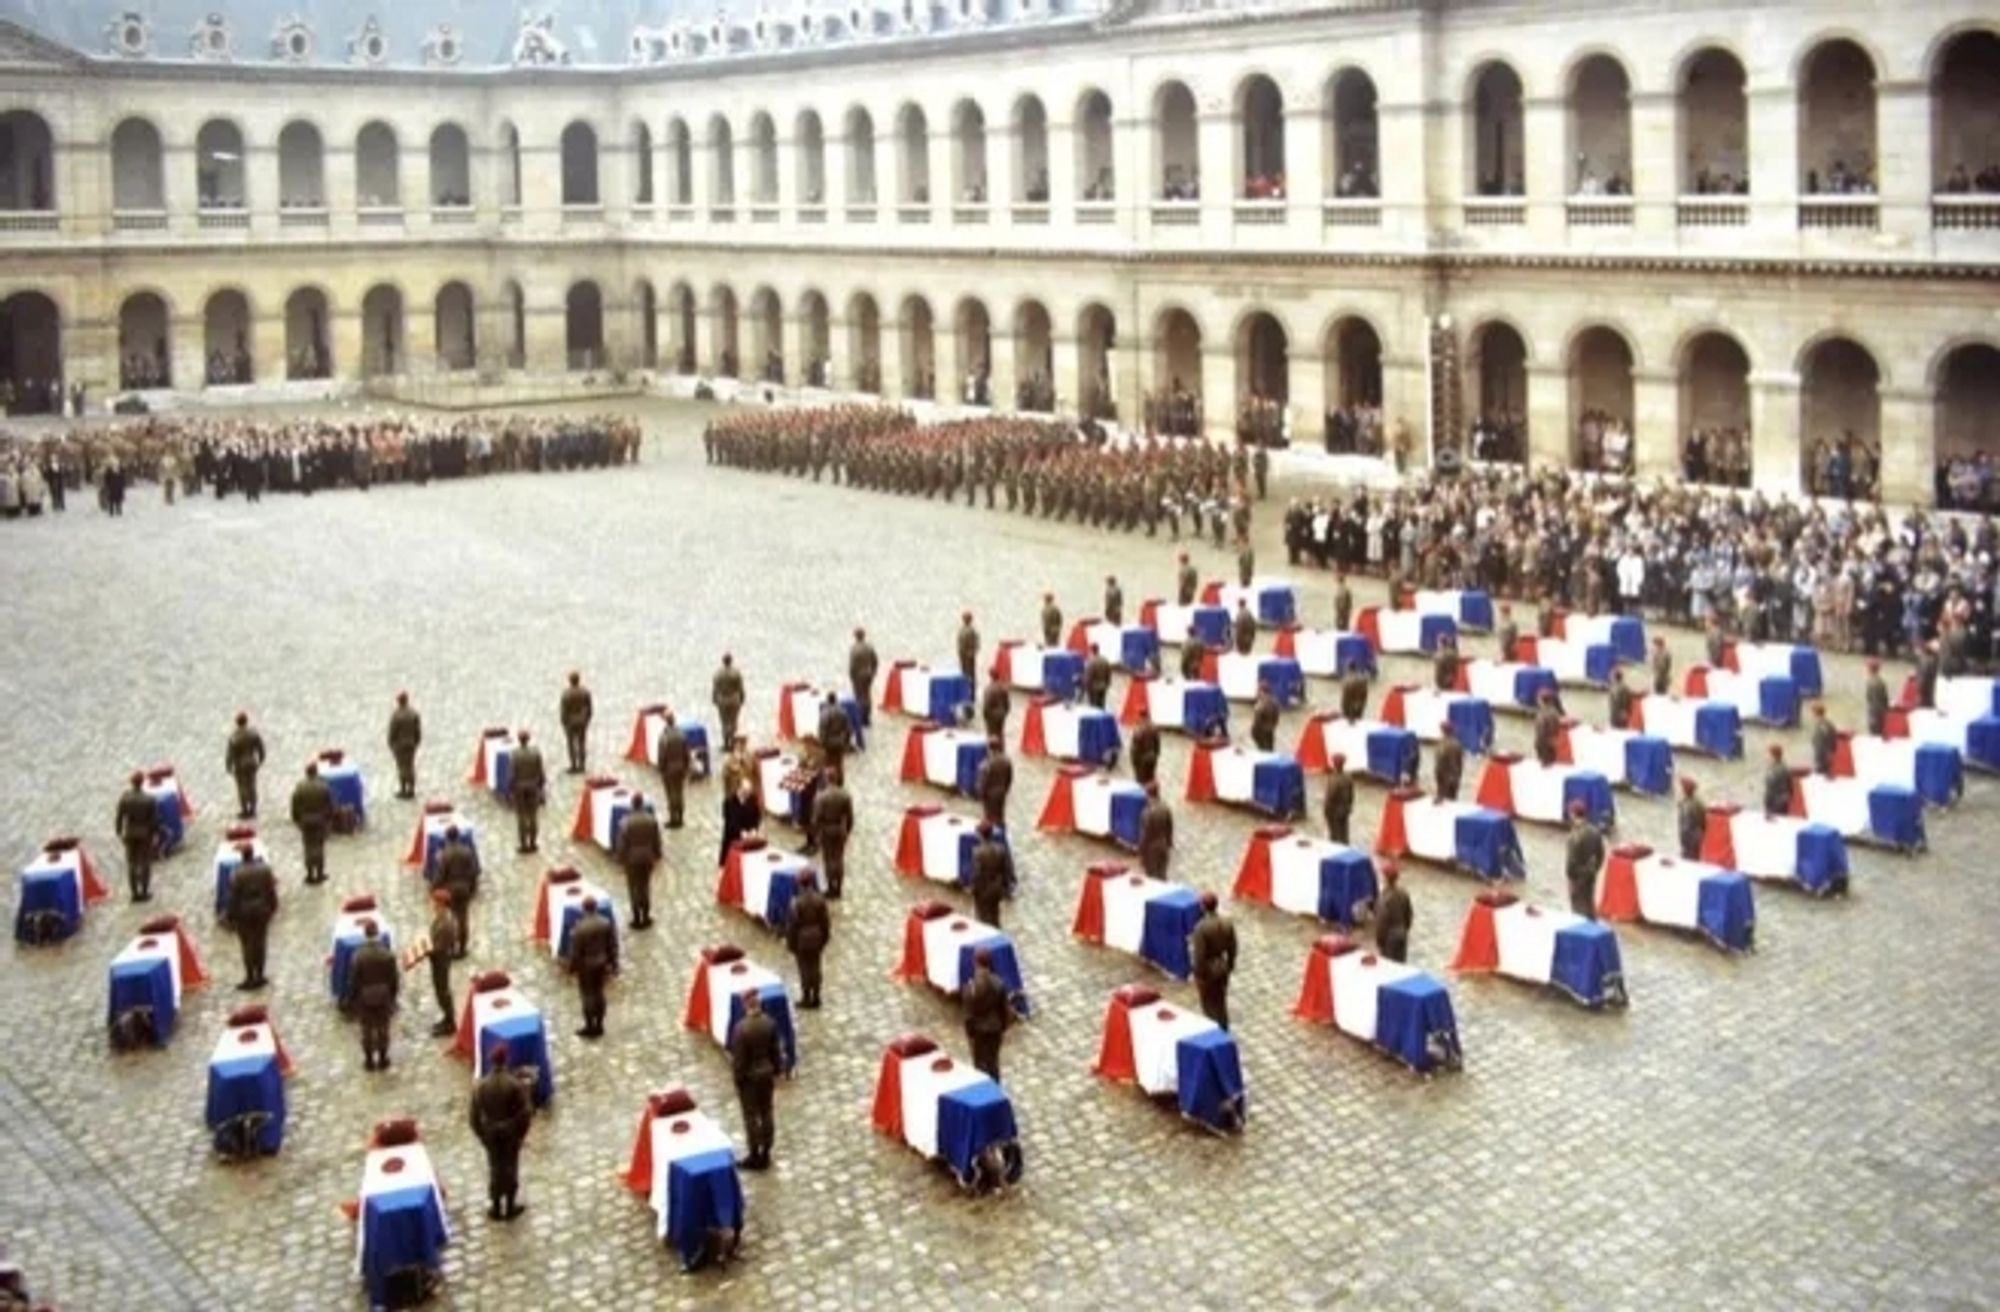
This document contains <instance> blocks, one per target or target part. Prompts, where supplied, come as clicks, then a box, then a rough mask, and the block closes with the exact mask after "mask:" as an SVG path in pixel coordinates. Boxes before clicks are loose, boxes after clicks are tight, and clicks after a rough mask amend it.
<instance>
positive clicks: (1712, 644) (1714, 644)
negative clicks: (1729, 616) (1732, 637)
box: [1702, 612, 1729, 670]
mask: <svg viewBox="0 0 2000 1312" xmlns="http://www.w3.org/2000/svg"><path fill="white" fill-rule="evenodd" d="M1702 642H1703V644H1704V647H1705V650H1706V652H1707V655H1708V664H1709V668H1711V669H1718V670H1719V669H1721V668H1722V666H1723V656H1724V655H1725V653H1726V652H1727V650H1728V647H1729V635H1728V634H1727V633H1726V632H1724V631H1723V628H1722V617H1721V616H1720V615H1717V614H1715V613H1714V612H1710V613H1709V617H1708V629H1707V631H1706V632H1704V633H1703V634H1702Z"/></svg>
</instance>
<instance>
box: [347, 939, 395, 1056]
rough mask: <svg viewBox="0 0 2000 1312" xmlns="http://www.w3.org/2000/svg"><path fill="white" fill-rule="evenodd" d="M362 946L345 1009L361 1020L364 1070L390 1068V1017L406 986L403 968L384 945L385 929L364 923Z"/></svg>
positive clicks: (352, 964) (350, 978)
mask: <svg viewBox="0 0 2000 1312" xmlns="http://www.w3.org/2000/svg"><path fill="white" fill-rule="evenodd" d="M361 932H362V934H363V938H362V941H361V946H360V947H358V948H356V949H355V950H354V959H353V960H352V961H350V962H349V963H348V966H347V996H346V997H344V998H342V999H341V1001H342V1004H343V1005H344V1006H345V1008H346V1010H347V1011H349V1012H350V1013H352V1014H353V1015H354V1016H355V1017H357V1018H358V1019H359V1020H360V1021H361V1056H362V1069H364V1070H371V1071H380V1070H387V1069H389V1020H390V1018H391V1017H393V1016H394V1015H395V1014H396V994H397V993H398V992H400V991H401V989H402V987H403V970H402V967H401V966H399V965H398V964H397V963H396V954H395V953H393V952H391V951H390V950H389V949H388V948H386V947H384V946H383V945H382V929H381V926H379V925H377V924H376V923H375V922H374V921H373V920H369V921H366V922H364V924H363V926H362V931H361Z"/></svg>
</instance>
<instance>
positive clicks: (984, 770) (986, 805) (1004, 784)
mask: <svg viewBox="0 0 2000 1312" xmlns="http://www.w3.org/2000/svg"><path fill="white" fill-rule="evenodd" d="M973 787H974V789H975V790H976V791H977V792H978V794H979V805H980V807H981V808H982V809H983V810H984V811H985V814H986V822H987V823H988V824H990V825H993V826H995V827H998V828H1005V827H1006V824H1007V795H1008V794H1009V793H1011V792H1013V790H1014V762H1013V759H1012V758H1011V757H1009V756H1008V755H1007V753H1006V752H1005V751H1004V750H1002V749H999V748H995V747H993V746H991V745H990V744H989V745H988V747H987V749H986V759H985V760H983V761H981V762H980V763H979V772H978V774H977V775H976V776H975V778H974V780H973Z"/></svg>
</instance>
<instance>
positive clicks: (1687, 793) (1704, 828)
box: [1678, 774, 1708, 861]
mask: <svg viewBox="0 0 2000 1312" xmlns="http://www.w3.org/2000/svg"><path fill="white" fill-rule="evenodd" d="M1696 786H1697V785H1696V784H1695V781H1694V776H1693V775H1686V774H1684V775H1682V776H1681V805H1680V814H1679V817H1678V819H1679V823H1680V837H1681V860H1683V861H1699V860H1701V844H1702V839H1703V838H1704V837H1705V836H1706V835H1707V833H1708V806H1707V805H1706V804H1705V803H1704V802H1703V801H1702V800H1701V798H1700V796H1698V795H1697V793H1696V791H1695V789H1696Z"/></svg>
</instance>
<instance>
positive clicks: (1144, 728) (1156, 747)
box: [1131, 717, 1160, 786]
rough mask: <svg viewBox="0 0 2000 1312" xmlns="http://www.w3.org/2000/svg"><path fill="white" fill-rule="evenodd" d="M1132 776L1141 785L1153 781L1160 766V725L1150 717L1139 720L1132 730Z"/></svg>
mask: <svg viewBox="0 0 2000 1312" xmlns="http://www.w3.org/2000/svg"><path fill="white" fill-rule="evenodd" d="M1131 750H1132V777H1133V778H1134V779H1136V780H1138V781H1139V783H1140V784H1141V785H1142V786H1143V785H1145V784H1149V783H1152V782H1153V776H1154V775H1155V774H1156V773H1157V772H1158V771H1159V768H1160V726H1159V725H1157V724H1154V723H1153V721H1152V719H1151V718H1150V717H1149V718H1147V719H1144V720H1141V721H1140V722H1139V727H1138V728H1136V729H1134V730H1132V749H1131Z"/></svg>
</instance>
